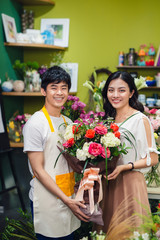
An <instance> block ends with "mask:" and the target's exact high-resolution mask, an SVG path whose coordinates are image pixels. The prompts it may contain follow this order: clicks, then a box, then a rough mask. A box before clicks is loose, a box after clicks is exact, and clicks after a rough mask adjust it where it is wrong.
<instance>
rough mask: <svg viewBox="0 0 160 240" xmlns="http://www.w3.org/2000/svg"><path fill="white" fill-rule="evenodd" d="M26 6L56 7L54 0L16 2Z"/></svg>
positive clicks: (23, 0)
mask: <svg viewBox="0 0 160 240" xmlns="http://www.w3.org/2000/svg"><path fill="white" fill-rule="evenodd" d="M16 1H17V2H20V3H22V4H24V5H55V2H54V1H52V0H16Z"/></svg>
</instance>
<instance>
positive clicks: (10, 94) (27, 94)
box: [2, 92, 42, 97]
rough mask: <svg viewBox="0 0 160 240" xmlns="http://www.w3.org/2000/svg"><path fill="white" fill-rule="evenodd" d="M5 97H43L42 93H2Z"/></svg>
mask: <svg viewBox="0 0 160 240" xmlns="http://www.w3.org/2000/svg"><path fill="white" fill-rule="evenodd" d="M2 95H4V96H29V97H36V96H38V97H39V96H42V94H41V92H2Z"/></svg>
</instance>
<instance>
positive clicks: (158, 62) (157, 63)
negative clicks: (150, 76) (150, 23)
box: [154, 46, 160, 66]
mask: <svg viewBox="0 0 160 240" xmlns="http://www.w3.org/2000/svg"><path fill="white" fill-rule="evenodd" d="M154 66H160V46H159V48H158V51H157V54H156V58H155V61H154Z"/></svg>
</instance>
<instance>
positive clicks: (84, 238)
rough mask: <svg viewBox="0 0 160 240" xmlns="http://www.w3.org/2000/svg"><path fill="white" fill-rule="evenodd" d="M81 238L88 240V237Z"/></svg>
mask: <svg viewBox="0 0 160 240" xmlns="http://www.w3.org/2000/svg"><path fill="white" fill-rule="evenodd" d="M80 240H88V237H83V238H81V239H80Z"/></svg>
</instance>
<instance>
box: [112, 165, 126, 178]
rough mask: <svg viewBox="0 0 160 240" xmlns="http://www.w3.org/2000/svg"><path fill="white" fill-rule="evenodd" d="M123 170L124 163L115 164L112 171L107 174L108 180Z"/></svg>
mask: <svg viewBox="0 0 160 240" xmlns="http://www.w3.org/2000/svg"><path fill="white" fill-rule="evenodd" d="M123 170H124V165H119V166H117V167H116V168H115V169H114V171H113V172H112V173H111V174H109V175H108V180H113V179H116V177H117V176H118V175H119V174H120V173H121V172H122V171H123Z"/></svg>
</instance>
